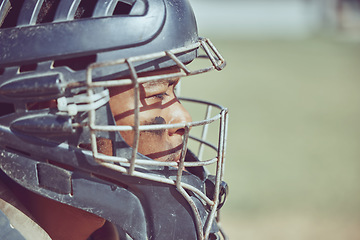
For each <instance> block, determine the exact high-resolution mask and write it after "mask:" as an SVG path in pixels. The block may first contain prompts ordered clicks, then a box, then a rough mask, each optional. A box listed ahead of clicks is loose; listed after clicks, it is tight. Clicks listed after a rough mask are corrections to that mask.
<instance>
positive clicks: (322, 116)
mask: <svg viewBox="0 0 360 240" xmlns="http://www.w3.org/2000/svg"><path fill="white" fill-rule="evenodd" d="M213 42H215V43H216V45H217V47H218V48H219V49H220V50H221V52H222V54H223V55H224V57H225V58H226V59H227V61H228V66H227V68H226V69H225V70H224V71H223V72H220V73H211V74H207V75H201V76H197V77H194V78H188V79H184V80H183V82H182V86H181V87H182V95H183V96H197V97H198V98H200V99H208V100H212V101H216V102H218V103H220V104H222V105H224V106H226V107H228V108H229V110H230V122H229V125H230V126H229V137H228V150H227V166H226V170H225V172H226V175H225V176H226V180H227V182H228V183H229V185H230V195H229V198H228V201H227V204H226V206H225V207H224V209H223V211H222V222H223V227H224V229H225V230H226V231H227V233H228V235H229V237H230V239H233V240H234V239H235V240H237V239H247V240H255V239H256V240H257V239H259V240H260V239H262V240H263V239H266V240H271V239H274V240H285V239H286V240H297V239H299V240H300V239H301V240H313V239H314V240H319V239H326V240H359V239H360V228H359V226H360V94H359V90H360V43H359V42H347V41H339V40H336V39H326V38H314V39H308V40H296V41H295V40H294V41H285V40H284V41H280V40H278V41H275V40H273V41H250V40H246V41H245V40H243V41H240V40H239V41H223V40H222V41H216V40H213Z"/></svg>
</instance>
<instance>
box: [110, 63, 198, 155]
mask: <svg viewBox="0 0 360 240" xmlns="http://www.w3.org/2000/svg"><path fill="white" fill-rule="evenodd" d="M174 72H178V70H177V69H172V70H161V71H157V72H156V73H155V72H153V73H148V74H146V76H151V75H155V74H166V73H174ZM178 82H179V79H175V80H174V79H171V80H160V81H156V82H147V83H143V84H141V85H140V102H139V107H140V115H139V117H140V125H153V124H175V123H184V122H191V117H190V114H189V113H188V112H187V111H186V109H185V108H184V107H183V106H182V105H181V103H180V102H179V100H178V98H177V97H176V95H175V93H174V89H175V86H176V84H178ZM109 90H110V96H111V98H110V108H111V111H112V113H113V115H114V118H115V121H116V124H117V125H134V109H135V106H134V105H135V104H134V89H133V87H132V86H120V87H113V88H110V89H109ZM184 133H185V129H184V128H174V129H162V130H151V131H141V132H140V138H139V147H138V152H140V153H141V154H144V155H146V156H148V157H150V158H152V159H155V160H158V161H179V159H180V154H181V149H182V136H183V135H184ZM121 135H122V137H123V138H124V140H125V141H126V143H127V144H129V145H130V146H131V145H132V144H133V139H134V132H132V131H124V132H121Z"/></svg>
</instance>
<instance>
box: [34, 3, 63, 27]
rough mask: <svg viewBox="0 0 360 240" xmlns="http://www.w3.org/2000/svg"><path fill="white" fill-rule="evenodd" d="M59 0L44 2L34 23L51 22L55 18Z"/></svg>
mask: <svg viewBox="0 0 360 240" xmlns="http://www.w3.org/2000/svg"><path fill="white" fill-rule="evenodd" d="M59 2H60V0H44V2H43V4H42V6H41V9H40V12H39V15H38V17H37V19H36V23H47V22H52V21H53V20H54V17H55V13H56V9H57V7H58V6H59Z"/></svg>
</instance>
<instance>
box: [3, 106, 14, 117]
mask: <svg viewBox="0 0 360 240" xmlns="http://www.w3.org/2000/svg"><path fill="white" fill-rule="evenodd" d="M14 112H15V106H14V104H12V103H0V117H1V116H4V115H8V114H11V113H14Z"/></svg>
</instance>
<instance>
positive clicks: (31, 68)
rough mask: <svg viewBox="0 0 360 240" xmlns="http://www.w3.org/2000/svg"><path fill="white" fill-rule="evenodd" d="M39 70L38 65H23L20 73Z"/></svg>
mask: <svg viewBox="0 0 360 240" xmlns="http://www.w3.org/2000/svg"><path fill="white" fill-rule="evenodd" d="M36 68H37V64H36V63H34V64H28V65H22V66H20V69H19V70H20V72H31V71H35V70H36Z"/></svg>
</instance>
